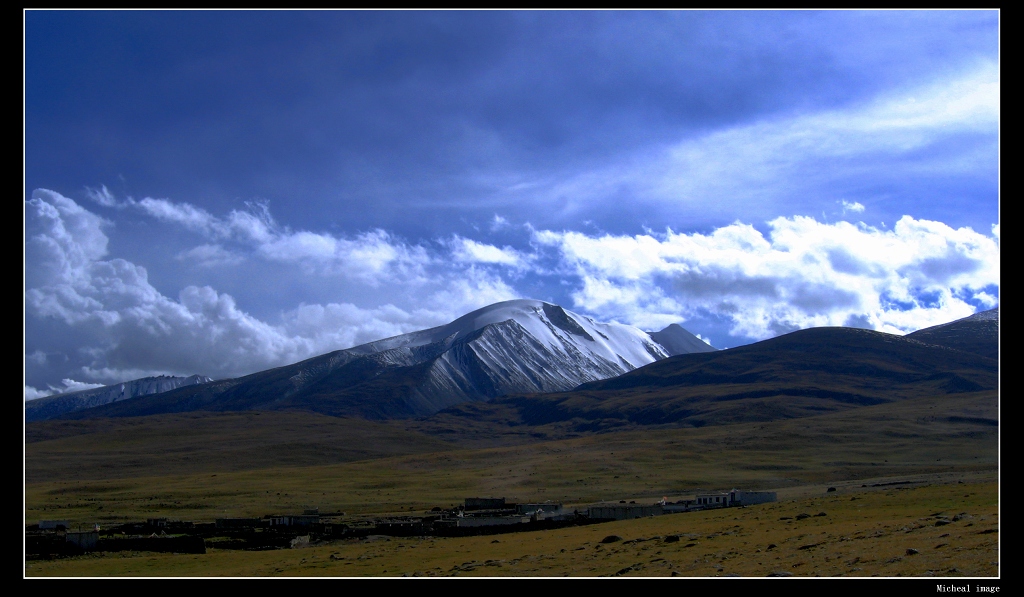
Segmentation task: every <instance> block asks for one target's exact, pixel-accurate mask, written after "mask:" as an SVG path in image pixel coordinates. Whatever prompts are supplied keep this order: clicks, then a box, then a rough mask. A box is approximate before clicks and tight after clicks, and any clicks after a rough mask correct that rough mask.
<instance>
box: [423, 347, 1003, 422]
mask: <svg viewBox="0 0 1024 597" xmlns="http://www.w3.org/2000/svg"><path fill="white" fill-rule="evenodd" d="M997 387H998V362H997V361H995V360H994V359H990V358H987V357H984V356H981V355H977V354H973V353H967V352H963V351H959V350H953V349H950V348H946V347H942V346H937V345H931V344H925V343H923V342H919V341H917V340H914V339H912V338H907V337H901V336H894V335H891V334H884V333H881V332H874V331H869V330H862V329H853V328H813V329H807V330H801V331H798V332H793V333H791V334H786V335H784V336H780V337H778V338H773V339H770V340H765V341H763V342H758V343H755V344H750V345H747V346H741V347H738V348H733V349H730V350H724V351H718V352H714V353H703V354H689V355H681V356H677V357H672V358H669V359H665V360H663V361H659V362H656V363H652V364H650V365H647V366H645V367H641V368H639V369H636V370H635V371H631V372H629V373H626V374H624V375H621V376H619V377H616V378H613V379H607V380H603V381H596V382H591V383H586V384H583V385H581V386H579V387H577V388H576V389H575V390H573V391H572V392H560V393H554V394H546V395H536V394H533V395H515V396H506V397H503V398H500V399H498V400H496V401H493V402H492V403H490V404H482V405H475V412H470V411H469V410H462V409H460V408H459V407H456V408H453V409H448V410H445V411H442V413H440V414H442V415H444V416H445V417H449V418H450V417H459V416H466V417H476V418H487V419H489V420H491V421H492V422H493V421H495V420H496V419H498V418H504V419H505V420H506V421H507V423H508V424H511V425H543V424H549V423H553V422H559V421H561V422H566V423H570V424H571V425H573V426H574V427H575V428H576V429H578V430H580V431H589V430H598V429H614V428H617V427H622V426H628V425H635V424H641V425H667V424H671V425H688V426H698V427H699V426H704V425H716V424H728V423H736V422H741V421H771V420H777V419H787V418H796V417H804V416H809V415H814V414H821V413H823V412H828V411H837V410H845V409H850V408H855V407H859V406H867V405H876V404H882V403H887V402H893V401H897V400H902V399H907V398H916V397H922V396H934V395H940V394H950V393H960V392H975V391H981V390H991V389H996V388H997ZM483 411H487V412H483Z"/></svg>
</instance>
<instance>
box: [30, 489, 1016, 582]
mask: <svg viewBox="0 0 1024 597" xmlns="http://www.w3.org/2000/svg"><path fill="white" fill-rule="evenodd" d="M837 489H838V491H836V492H830V493H827V494H822V493H818V494H817V495H816V496H815V497H803V498H799V499H793V500H785V501H780V502H775V503H770V504H760V505H756V506H748V507H744V508H729V509H721V510H711V511H704V512H692V513H684V514H673V515H665V516H657V517H649V518H644V519H637V520H631V521H619V522H612V523H603V524H595V525H589V526H584V527H572V528H566V529H559V530H550V531H535V532H525V533H509V534H502V535H485V536H476V537H465V538H431V537H422V538H420V537H416V538H396V537H382V536H373V537H369V538H364V539H348V540H341V541H335V542H332V543H329V544H324V545H318V546H311V547H306V548H302V549H287V550H272V551H232V550H218V549H211V550H209V551H208V553H206V554H205V555H186V554H156V553H141V552H137V553H127V554H125V553H117V554H103V553H100V554H88V555H83V556H77V557H70V558H63V559H55V560H48V561H45V560H33V561H29V562H27V563H26V570H25V574H26V575H28V576H238V577H265V576H398V577H401V576H411V577H415V576H499V577H515V576H573V577H600V576H643V577H657V576H695V577H715V576H728V575H738V576H745V577H764V576H767V575H769V574H771V573H779V572H782V573H788V574H792V575H794V576H882V577H895V576H917V577H927V576H936V577H960V576H963V577H997V576H998V575H999V564H998V562H999V534H998V528H999V515H998V487H997V483H996V482H994V481H988V482H977V481H968V482H966V483H964V482H959V483H958V482H947V483H936V484H931V485H918V486H913V487H911V486H898V487H893V486H887V487H882V488H877V487H868V488H862V487H860V485H857V484H849V485H848V486H844V487H838V488H837ZM805 490H806V491H810V489H807V488H805ZM813 491H814V492H819V491H823V490H822V489H821V488H815V489H814V490H813ZM820 513H824V515H819V514H820ZM802 514H809V515H810V516H809V517H806V518H801V517H800V515H802ZM946 521H949V522H948V523H946V524H943V523H945V522H946ZM610 535H617V536H619V537H621V540H619V541H616V542H613V543H602V540H603V539H604V538H605V537H608V536H610ZM674 539H678V540H674Z"/></svg>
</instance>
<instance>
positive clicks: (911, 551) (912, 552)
mask: <svg viewBox="0 0 1024 597" xmlns="http://www.w3.org/2000/svg"><path fill="white" fill-rule="evenodd" d="M918 553H920V552H919V551H917V550H916V549H914V548H913V547H911V548H909V549H907V555H908V556H916V555H917V554H918Z"/></svg>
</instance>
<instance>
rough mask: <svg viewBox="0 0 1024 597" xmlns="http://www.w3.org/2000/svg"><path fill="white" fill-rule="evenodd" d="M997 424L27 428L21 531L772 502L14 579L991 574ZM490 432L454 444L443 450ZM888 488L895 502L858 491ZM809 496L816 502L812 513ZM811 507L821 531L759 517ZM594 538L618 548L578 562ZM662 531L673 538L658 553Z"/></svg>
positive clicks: (918, 409) (231, 416) (920, 415)
mask: <svg viewBox="0 0 1024 597" xmlns="http://www.w3.org/2000/svg"><path fill="white" fill-rule="evenodd" d="M997 419H998V396H997V394H996V392H976V393H967V394H953V395H943V396H938V397H929V398H917V399H908V400H903V401H899V402H895V403H891V404H882V405H877V406H870V407H862V408H856V409H851V410H847V411H842V412H833V413H829V414H823V415H819V416H815V417H804V418H799V419H789V420H783V421H772V422H765V423H741V424H734V425H720V426H708V427H701V428H682V429H680V428H674V429H670V428H661V429H657V428H646V429H637V430H631V431H619V432H615V433H604V434H589V435H583V436H578V437H570V435H572V434H567V433H565V432H564V430H560V429H558V428H557V427H551V428H549V429H546V430H545V429H541V430H540V431H539V432H537V435H540V434H541V433H543V434H544V435H547V436H551V437H562V438H563V439H550V440H546V441H539V440H537V439H536V438H534V440H533V441H532V442H528V441H526V440H524V433H523V430H522V429H518V428H517V429H513V430H511V431H510V432H509V433H510V435H512V436H513V439H514V441H513V442H512V443H513V445H504V446H500V447H488V448H480V447H476V448H473V447H465V445H462V444H460V443H458V442H457V441H442V440H439V439H437V437H436V436H435V435H431V434H430V433H425V432H424V431H423V429H425V428H426V426H424V425H423V424H422V423H417V424H410V425H409V426H408V427H406V428H402V427H400V426H398V424H396V423H390V424H387V425H382V424H377V423H370V422H366V421H359V420H346V419H335V418H331V417H324V416H322V415H310V414H307V413H273V414H262V415H255V414H252V413H228V414H189V415H174V416H163V417H147V418H139V419H119V420H106V421H103V420H99V421H91V422H45V423H43V424H32V425H30V426H29V429H28V432H27V433H26V444H25V467H26V485H25V520H26V524H30V523H35V522H37V521H39V520H68V521H70V522H71V523H72V525H75V524H80V525H89V526H91V525H92V524H93V523H100V524H101V525H109V524H114V523H121V522H129V521H140V520H144V519H146V518H149V517H168V518H171V519H177V520H191V521H196V522H212V521H213V520H214V519H216V518H220V517H249V516H256V517H259V516H263V515H266V514H272V513H276V514H288V513H298V512H301V511H302V510H303V509H305V508H312V507H319V508H320V510H321V511H322V512H326V511H343V512H345V513H346V518H347V519H349V520H352V519H358V518H359V517H364V516H371V515H379V514H410V515H419V514H422V513H423V512H424V511H426V510H429V509H430V508H431V507H434V506H442V507H451V506H453V505H456V504H460V503H462V501H463V500H464V499H465V498H466V497H473V496H481V497H483V496H488V497H505V498H507V499H508V500H510V501H518V502H542V501H547V500H551V501H556V502H562V503H565V504H569V505H584V504H588V503H593V502H598V501H606V500H614V501H618V500H622V499H624V500H637V501H647V502H648V503H651V502H654V501H657V500H659V499H661V498H662V497H667V498H669V499H670V500H676V499H680V498H681V497H687V496H692V495H693V494H694V493H696V492H698V491H701V490H724V489H729V488H733V487H735V488H740V489H748V490H758V489H764V490H775V491H777V492H778V493H779V498H780V502H778V503H776V504H770V505H762V506H756V507H749V508H742V509H731V510H727V511H719V512H704V513H688V514H679V515H671V516H662V517H655V518H651V519H645V520H638V521H631V522H620V523H609V524H601V525H594V526H588V527H578V528H571V529H564V530H558V531H546V532H531V533H516V534H508V535H498V536H490V537H474V538H464V539H440V538H437V539H394V538H393V539H390V540H388V539H377V540H372V541H342V542H338V543H335V544H332V545H329V546H320V547H310V548H305V549H299V550H279V551H271V552H255V551H244V552H243V551H229V550H224V551H222V550H217V549H211V550H210V552H209V553H207V554H206V555H202V556H192V555H164V554H132V555H131V556H126V555H125V554H112V555H111V554H94V555H86V556H82V557H77V558H67V559H61V560H52V561H30V562H27V563H26V575H29V576H36V575H58V576H60V575H65V576H83V575H84V576H104V575H141V576H179V575H181V576H190V575H210V576H214V575H221V576H266V575H276V574H281V575H299V576H305V575H311V576H312V575H340V576H365V575H369V576H377V575H387V576H391V575H399V576H400V575H402V574H407V575H410V576H412V575H415V574H420V575H446V574H453V573H458V574H459V575H498V576H516V575H520V576H529V575H537V576H561V575H566V574H568V575H571V576H601V575H610V574H615V573H617V572H620V571H621V572H622V574H623V575H641V576H645V575H653V576H657V575H661V574H671V573H673V572H675V573H677V574H682V575H687V576H714V575H716V574H717V575H726V574H740V575H742V576H764V575H765V574H768V573H769V572H772V571H775V570H780V571H784V572H791V573H793V574H794V575H812V576H813V575H814V574H820V575H827V576H831V575H835V574H840V573H841V574H846V575H864V576H870V575H873V574H878V575H881V576H895V575H897V574H903V575H913V576H922V575H929V574H935V575H939V576H943V575H946V576H956V575H960V574H962V575H965V576H995V575H997V574H998V568H997V564H996V563H995V562H998V554H997V552H996V551H995V549H996V545H997V540H998V533H995V532H989V531H991V530H994V529H995V528H996V525H997V523H998V519H997V509H998V489H997V486H996V485H995V484H994V480H995V479H996V477H997V475H998V470H999V430H998V425H995V424H993V422H994V421H996V420H997ZM445 425H446V426H448V425H449V423H445ZM501 433H502V430H501V429H500V428H498V427H491V428H488V429H486V430H482V428H471V429H460V428H458V427H457V426H455V427H451V429H448V430H447V432H446V439H449V440H457V439H458V437H459V436H460V434H463V435H466V436H473V437H482V436H483V435H488V434H489V435H490V436H491V437H492V438H500V435H501ZM489 441H492V442H493V441H496V440H494V439H492V440H489ZM467 445H469V446H473V445H480V444H479V443H476V444H474V442H467ZM897 481H904V482H915V483H916V485H914V486H913V487H914V488H913V489H897V488H891V489H886V490H884V491H882V490H881V489H882V488H886V487H889V486H882V488H874V489H873V488H872V487H871V486H872V485H874V484H875V483H882V482H897ZM958 481H962V482H963V484H960V483H958ZM926 484H930V486H928V485H926ZM862 485H867V486H868V487H861V486H862ZM828 486H835V487H836V488H837V489H838V491H837V492H834V493H830V494H828V495H827V496H826V495H825V489H826V488H827V487H828ZM900 487H904V486H900ZM906 487H910V486H906ZM852 498H857V499H852ZM792 500H797V501H792ZM800 500H803V501H800ZM819 511H825V512H826V514H827V516H823V517H814V516H812V517H811V518H807V519H804V520H801V521H798V522H797V521H783V520H779V518H781V517H783V516H795V515H796V514H799V513H801V512H806V513H808V514H811V515H814V514H817V513H818V512H819ZM961 512H966V513H967V514H968V515H969V516H970V517H973V518H965V519H962V520H959V521H957V522H956V523H953V524H951V525H945V526H940V527H935V526H934V522H935V520H933V519H934V516H938V515H939V513H942V514H943V515H948V516H953V515H956V514H959V513H961ZM736 525H739V526H736ZM968 525H971V526H968ZM982 531H986V532H985V533H982ZM609 534H617V535H621V536H622V537H623V538H624V539H625V541H622V542H618V543H613V544H607V545H604V544H599V541H600V540H601V538H603V537H604V536H606V535H609ZM669 535H680V537H681V538H682V540H680V541H679V542H666V541H665V540H664V537H666V536H669ZM943 535H946V536H943ZM658 537H661V539H658ZM951 538H953V539H955V541H954V540H951ZM639 539H644V540H643V541H640V540H639ZM495 540H496V541H497V542H494V543H492V541H495ZM632 540H636V541H632ZM690 544H692V545H690ZM770 544H775V545H776V547H774V548H771V549H770V550H769V549H768V546H769V545H770ZM812 544H813V546H811V545H812ZM943 544H944V545H943ZM598 545H600V547H598ZM806 546H811V547H806ZM801 547H804V549H800V548H801ZM908 549H915V550H917V553H914V554H908V553H907V550H908ZM563 550H564V551H563ZM758 550H760V551H758ZM659 552H660V553H659ZM332 556H333V559H332ZM858 558H859V559H858ZM890 560H891V561H890ZM716 566H717V567H716ZM626 568H629V570H626ZM953 569H955V570H953ZM385 571H386V572H385Z"/></svg>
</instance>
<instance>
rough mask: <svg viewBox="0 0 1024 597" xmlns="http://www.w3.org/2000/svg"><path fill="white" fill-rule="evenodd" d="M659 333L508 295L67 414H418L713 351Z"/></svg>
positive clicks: (678, 333)
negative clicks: (436, 321)
mask: <svg viewBox="0 0 1024 597" xmlns="http://www.w3.org/2000/svg"><path fill="white" fill-rule="evenodd" d="M670 327H671V326H670ZM662 337H663V338H668V339H671V340H672V342H671V344H672V348H668V349H667V348H665V347H664V346H662V345H661V344H659V343H658V342H656V341H654V340H653V339H652V338H651V336H650V335H649V334H648V333H647V332H643V331H641V330H639V329H637V328H634V327H632V326H627V325H623V324H619V323H601V322H597V321H595V320H593V319H592V318H589V317H585V316H582V315H579V314H576V313H573V312H571V311H566V310H565V309H563V308H562V307H560V306H558V305H554V304H551V303H546V302H543V301H538V300H532V299H517V300H512V301H505V302H501V303H495V304H493V305H489V306H487V307H484V308H482V309H478V310H476V311H473V312H471V313H467V314H466V315H463V316H462V317H459V318H457V319H455V320H453V321H452V322H450V323H448V324H445V325H441V326H437V327H434V328H429V329H426V330H420V331H417V332H411V333H409V334H402V335H399V336H393V337H390V338H384V339H381V340H375V341H373V342H368V343H366V344H362V345H359V346H355V347H352V348H348V349H344V350H339V351H334V352H331V353H327V354H323V355H319V356H316V357H312V358H310V359H306V360H304V361H300V362H298V363H293V364H291V365H285V366H282V367H277V368H274V369H268V370H266V371H261V372H257V373H253V374H250V375H248V376H244V377H241V378H236V379H232V380H221V381H219V382H214V383H212V384H205V385H204V386H202V387H198V388H185V389H178V390H172V391H171V392H167V393H165V394H161V395H157V396H149V397H142V398H138V399H135V400H133V401H131V404H110V405H106V406H101V407H98V408H96V409H91V410H89V411H88V412H87V413H71V414H69V415H68V416H69V417H83V416H138V415H144V414H157V413H165V412H187V411H189V410H199V409H202V410H215V411H227V410H252V409H256V410H262V409H270V410H274V409H283V408H300V409H308V410H312V411H314V412H320V413H323V414H330V415H334V416H359V417H364V418H369V419H389V418H404V417H415V416H426V415H429V414H432V413H434V412H437V411H439V410H442V409H444V408H448V407H450V406H454V405H456V404H460V403H463V402H470V401H477V400H484V401H486V400H490V399H493V398H496V397H498V396H501V395H504V394H507V393H511V392H551V391H560V390H569V389H572V388H574V387H576V386H577V385H579V384H580V383H584V382H587V381H594V380H598V379H605V378H608V377H613V376H616V375H620V374H622V373H625V372H627V371H631V370H633V369H635V368H636V367H638V366H642V365H645V364H648V363H651V362H654V361H656V360H661V359H664V358H668V357H669V356H671V355H672V354H677V353H678V351H679V350H688V348H687V347H688V346H689V347H690V348H692V349H695V350H701V351H714V350H715V349H714V348H713V347H711V346H709V345H708V344H706V343H704V342H702V341H700V340H698V339H696V337H695V336H693V335H692V334H690V333H689V332H687V331H686V330H684V329H683V328H682V327H679V326H676V328H672V329H670V328H666V329H665V330H662Z"/></svg>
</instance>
